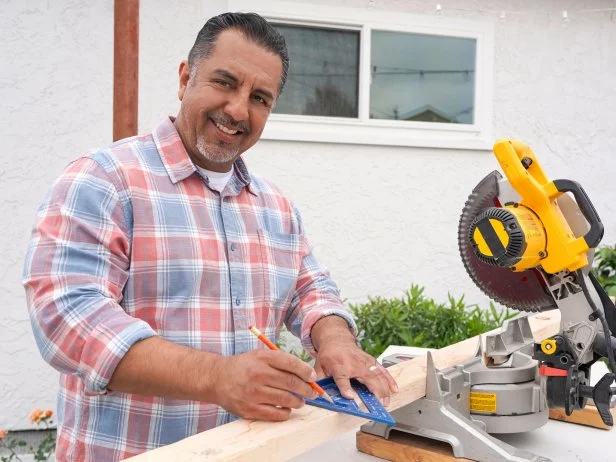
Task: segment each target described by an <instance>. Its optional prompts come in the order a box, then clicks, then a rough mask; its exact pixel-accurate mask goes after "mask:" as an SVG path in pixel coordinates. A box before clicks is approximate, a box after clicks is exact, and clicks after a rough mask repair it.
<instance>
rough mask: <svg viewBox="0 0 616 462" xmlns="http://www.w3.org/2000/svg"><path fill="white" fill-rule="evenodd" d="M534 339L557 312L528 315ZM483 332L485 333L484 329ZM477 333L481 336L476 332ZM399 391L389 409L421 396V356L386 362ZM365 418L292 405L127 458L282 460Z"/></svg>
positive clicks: (461, 351)
mask: <svg viewBox="0 0 616 462" xmlns="http://www.w3.org/2000/svg"><path fill="white" fill-rule="evenodd" d="M529 320H530V325H531V329H532V331H533V336H534V338H535V341H541V340H543V339H545V338H547V337H550V336H552V335H555V334H556V333H557V332H558V330H559V325H560V312H559V311H558V310H554V311H548V312H542V313H539V314H536V315H533V316H531V317H530V318H529ZM484 335H485V334H484ZM482 337H483V336H482ZM477 345H478V337H473V338H470V339H467V340H464V341H462V342H459V343H456V344H454V345H450V346H448V347H445V348H442V349H440V350H436V351H435V352H434V353H433V359H434V364H435V366H436V367H437V368H438V369H445V368H447V367H452V366H455V365H456V364H460V363H462V362H464V361H467V360H469V359H471V358H472V357H474V356H475V353H476V352H477ZM387 370H388V371H389V372H390V373H391V374H392V376H393V377H394V378H395V379H396V382H397V383H398V386H399V388H400V391H399V393H397V394H395V395H393V396H392V399H391V406H390V407H389V409H391V410H393V409H398V408H400V407H402V406H405V405H407V404H409V403H411V402H413V401H415V400H417V399H419V398H422V397H423V396H425V390H426V357H425V356H423V357H418V358H415V359H413V360H410V361H405V362H403V363H400V364H397V365H395V366H391V367H389V368H388V369H387ZM364 422H365V420H364V419H361V418H359V417H354V416H350V415H346V414H340V413H336V412H331V411H327V410H324V409H319V408H315V407H313V406H304V407H303V408H302V409H299V410H294V411H293V413H292V414H291V418H290V419H289V420H287V421H286V422H277V423H274V422H262V421H250V420H243V419H242V420H239V421H236V422H233V423H230V424H227V425H223V426H221V427H218V428H215V429H212V430H209V431H206V432H203V433H200V434H198V435H195V436H192V437H190V438H186V439H184V440H182V441H179V442H177V443H175V444H171V445H168V446H164V447H162V448H158V449H155V450H153V451H150V452H147V453H144V454H141V455H139V456H136V457H132V458H130V459H127V460H130V461H131V462H146V461H147V462H159V461H160V462H163V461H168V460H173V461H176V462H193V461H194V462H196V461H202V460H208V461H239V460H242V461H263V460H267V461H270V462H273V461H284V460H288V459H290V458H292V457H294V456H297V455H298V454H301V453H303V452H305V451H307V450H309V449H311V448H313V447H315V446H318V445H319V444H321V443H323V442H325V441H327V440H330V439H332V438H335V437H337V436H339V435H341V434H343V433H346V432H349V431H352V430H356V429H357V428H358V427H359V426H360V425H361V424H362V423H364Z"/></svg>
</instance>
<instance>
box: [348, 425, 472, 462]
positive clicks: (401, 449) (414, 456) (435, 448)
mask: <svg viewBox="0 0 616 462" xmlns="http://www.w3.org/2000/svg"><path fill="white" fill-rule="evenodd" d="M356 441H357V449H358V450H359V451H361V452H363V453H366V454H370V455H371V456H375V457H379V458H381V459H385V460H392V461H395V462H465V461H468V462H470V459H463V458H459V459H458V458H456V457H454V455H453V450H452V449H451V446H450V445H449V444H448V443H444V442H442V441H435V440H430V439H427V438H421V437H419V436H415V435H411V434H408V433H407V434H399V433H397V432H392V434H391V435H390V436H389V439H385V438H381V437H380V436H375V435H371V434H369V433H364V432H362V431H358V432H357V434H356Z"/></svg>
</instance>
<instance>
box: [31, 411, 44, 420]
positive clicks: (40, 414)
mask: <svg viewBox="0 0 616 462" xmlns="http://www.w3.org/2000/svg"><path fill="white" fill-rule="evenodd" d="M43 415H44V411H43V410H42V409H32V411H30V415H29V416H28V418H29V419H30V422H32V423H39V422H40V421H41V419H42V418H43Z"/></svg>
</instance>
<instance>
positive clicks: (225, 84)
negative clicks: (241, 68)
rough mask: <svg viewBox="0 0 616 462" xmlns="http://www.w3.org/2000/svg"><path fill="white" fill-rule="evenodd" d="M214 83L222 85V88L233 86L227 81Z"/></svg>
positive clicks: (215, 81)
mask: <svg viewBox="0 0 616 462" xmlns="http://www.w3.org/2000/svg"><path fill="white" fill-rule="evenodd" d="M214 83H216V84H218V85H220V86H221V87H225V88H229V87H230V86H231V84H230V83H229V82H227V81H226V80H214Z"/></svg>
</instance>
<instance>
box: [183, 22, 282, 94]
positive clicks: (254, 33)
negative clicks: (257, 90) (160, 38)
mask: <svg viewBox="0 0 616 462" xmlns="http://www.w3.org/2000/svg"><path fill="white" fill-rule="evenodd" d="M227 29H237V30H239V31H241V32H242V33H243V34H244V35H245V36H246V38H247V39H248V40H250V41H252V42H254V43H256V44H257V45H259V46H262V47H263V48H265V49H266V50H268V51H271V52H272V53H275V54H277V55H278V56H280V59H281V60H282V74H281V76H280V86H279V87H278V93H281V92H282V88H283V87H284V84H285V82H286V81H287V74H288V71H289V54H288V52H287V45H286V43H285V41H284V37H283V36H282V35H281V34H280V33H279V32H278V31H277V30H276V29H274V27H272V25H271V24H270V23H269V22H267V21H266V20H265V18H263V17H262V16H259V15H258V14H256V13H223V14H220V15H218V16H214V17H213V18H210V19H209V20H208V21H207V22H206V23H205V25H204V26H203V28H202V29H201V30H200V31H199V34H197V39H196V40H195V44H194V45H193V47H192V48H191V50H190V53H189V54H188V66H189V69H190V72H191V74H192V73H193V72H196V69H197V66H198V64H199V63H200V62H201V61H202V60H203V59H205V58H207V57H208V56H209V55H210V53H211V52H212V49H213V48H214V45H215V44H216V39H217V38H218V35H219V34H220V33H221V32H222V31H224V30H227Z"/></svg>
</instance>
